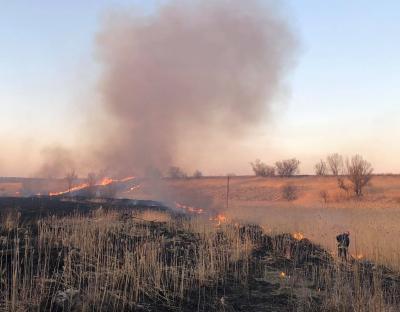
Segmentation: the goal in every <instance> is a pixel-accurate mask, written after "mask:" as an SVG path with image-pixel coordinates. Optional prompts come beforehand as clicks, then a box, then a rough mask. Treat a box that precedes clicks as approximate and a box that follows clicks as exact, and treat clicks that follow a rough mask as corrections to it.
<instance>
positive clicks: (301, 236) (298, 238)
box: [292, 232, 304, 241]
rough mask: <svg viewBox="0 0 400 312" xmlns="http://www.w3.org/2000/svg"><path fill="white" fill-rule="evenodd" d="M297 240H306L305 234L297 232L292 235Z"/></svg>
mask: <svg viewBox="0 0 400 312" xmlns="http://www.w3.org/2000/svg"><path fill="white" fill-rule="evenodd" d="M292 236H293V238H294V239H295V240H298V241H301V240H302V239H303V238H304V234H303V233H300V232H296V233H293V234H292Z"/></svg>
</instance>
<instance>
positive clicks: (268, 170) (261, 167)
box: [250, 159, 275, 177]
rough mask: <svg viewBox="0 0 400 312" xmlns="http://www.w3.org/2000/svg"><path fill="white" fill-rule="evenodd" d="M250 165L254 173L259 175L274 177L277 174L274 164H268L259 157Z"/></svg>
mask: <svg viewBox="0 0 400 312" xmlns="http://www.w3.org/2000/svg"><path fill="white" fill-rule="evenodd" d="M250 165H251V168H252V169H253V171H254V174H255V175H256V176H258V177H272V176H274V175H275V168H274V167H273V166H268V165H267V164H265V163H263V162H262V161H261V160H259V159H256V161H255V162H252V163H250Z"/></svg>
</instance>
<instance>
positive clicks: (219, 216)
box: [210, 213, 227, 226]
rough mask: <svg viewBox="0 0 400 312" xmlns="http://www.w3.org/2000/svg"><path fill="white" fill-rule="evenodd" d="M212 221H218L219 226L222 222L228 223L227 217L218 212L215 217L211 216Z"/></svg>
mask: <svg viewBox="0 0 400 312" xmlns="http://www.w3.org/2000/svg"><path fill="white" fill-rule="evenodd" d="M210 221H217V226H220V225H221V224H222V223H226V221H227V218H226V216H225V215H223V214H222V213H218V214H217V215H216V216H215V217H214V218H210Z"/></svg>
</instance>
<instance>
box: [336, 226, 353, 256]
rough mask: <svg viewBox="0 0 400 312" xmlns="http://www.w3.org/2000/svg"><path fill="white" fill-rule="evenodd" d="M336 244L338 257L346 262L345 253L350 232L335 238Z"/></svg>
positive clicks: (348, 243)
mask: <svg viewBox="0 0 400 312" xmlns="http://www.w3.org/2000/svg"><path fill="white" fill-rule="evenodd" d="M336 240H337V243H338V256H339V258H341V259H344V260H346V261H347V251H348V249H349V245H350V232H344V233H342V234H339V235H338V236H336Z"/></svg>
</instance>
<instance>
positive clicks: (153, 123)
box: [96, 0, 296, 174]
mask: <svg viewBox="0 0 400 312" xmlns="http://www.w3.org/2000/svg"><path fill="white" fill-rule="evenodd" d="M97 43H98V58H99V61H100V64H101V74H100V75H101V76H100V77H101V78H100V84H99V88H100V93H101V108H102V112H103V114H104V116H107V119H106V120H107V122H106V123H101V124H99V125H98V126H97V128H96V132H97V135H98V136H100V137H101V139H102V142H103V143H102V144H101V146H100V147H99V148H98V149H97V150H96V153H97V157H100V158H101V159H102V165H103V167H106V168H109V169H111V168H112V170H114V171H115V173H117V172H118V173H121V174H122V173H124V174H127V173H132V172H134V173H137V172H143V171H144V170H146V169H148V168H159V169H161V170H165V168H166V167H167V166H169V165H172V164H176V155H177V153H179V147H180V146H181V145H182V144H185V145H187V142H188V141H189V143H190V140H191V138H192V136H194V135H197V136H200V137H201V142H202V143H203V144H205V143H206V142H207V140H208V139H215V136H216V134H218V137H221V138H224V140H232V141H233V140H235V139H237V138H238V137H241V136H243V135H244V134H245V133H246V130H247V129H249V127H254V126H257V125H259V124H260V122H261V121H262V120H264V119H265V116H266V115H268V111H269V106H270V105H271V102H272V101H273V99H274V96H275V95H276V94H277V93H278V92H279V91H280V89H281V86H282V80H283V78H284V76H285V73H286V72H287V70H288V69H289V68H290V67H291V66H292V65H293V57H294V56H295V54H296V53H295V51H296V40H295V38H294V36H293V33H292V32H291V30H290V27H289V26H288V23H287V22H286V21H285V20H284V18H282V17H281V16H280V14H279V11H278V10H277V8H276V7H273V6H272V5H267V4H266V3H265V2H263V3H262V4H261V3H260V2H258V1H255V0H254V1H253V0H246V1H243V0H231V1H229V0H218V1H215V0H212V1H211V0H210V1H204V0H203V1H200V0H199V1H190V3H189V1H169V2H168V3H167V4H165V5H163V6H161V7H160V8H159V9H158V10H157V11H156V12H154V13H153V14H151V15H147V16H140V15H137V14H134V13H126V12H113V13H110V14H109V16H108V18H107V19H106V20H105V21H104V24H103V26H102V29H101V31H100V32H99V34H98V38H97ZM183 141H186V142H183ZM197 141H198V140H197ZM197 143H198V142H197ZM204 146H206V145H204ZM193 161H196V160H195V159H193ZM178 165H179V164H178Z"/></svg>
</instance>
